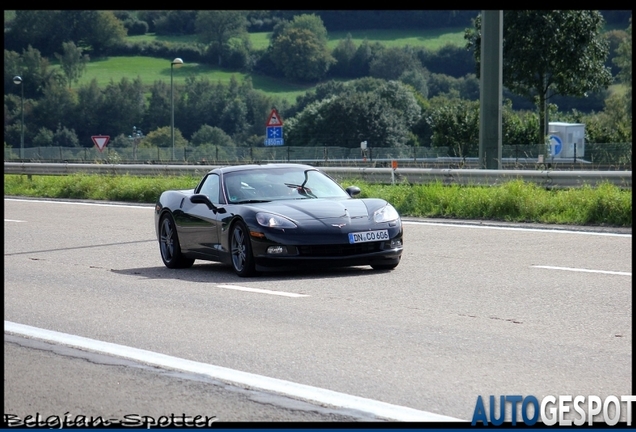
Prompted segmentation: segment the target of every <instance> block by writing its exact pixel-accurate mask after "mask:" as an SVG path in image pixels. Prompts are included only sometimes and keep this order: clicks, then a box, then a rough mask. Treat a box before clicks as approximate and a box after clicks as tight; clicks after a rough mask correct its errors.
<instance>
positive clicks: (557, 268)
mask: <svg viewBox="0 0 636 432" xmlns="http://www.w3.org/2000/svg"><path fill="white" fill-rule="evenodd" d="M532 267H535V268H543V269H548V270H567V271H573V272H585V273H603V274H611V275H620V276H631V275H632V273H631V272H619V271H609V270H590V269H582V268H572V267H554V266H540V265H535V266H532Z"/></svg>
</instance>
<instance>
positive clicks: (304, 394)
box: [4, 321, 465, 422]
mask: <svg viewBox="0 0 636 432" xmlns="http://www.w3.org/2000/svg"><path fill="white" fill-rule="evenodd" d="M4 331H5V332H8V333H13V334H18V335H22V336H26V337H31V338H35V339H39V340H44V341H46V342H53V343H59V344H62V345H66V346H71V347H75V348H80V349H85V350H89V351H93V352H98V353H102V354H107V355H113V356H117V357H123V358H127V359H132V360H136V361H139V362H143V363H145V364H149V365H153V366H157V367H160V368H164V369H172V370H179V371H185V372H190V373H196V374H202V375H206V376H209V377H211V378H213V379H218V380H221V381H225V382H230V383H235V384H239V385H243V386H247V387H250V388H254V389H261V390H265V391H271V392H275V393H278V394H283V395H286V396H290V397H293V398H300V399H303V400H307V401H312V402H315V403H319V404H325V405H328V406H334V407H341V408H346V409H354V410H358V411H361V412H365V413H370V414H372V415H375V416H377V417H380V418H384V419H389V420H398V421H436V422H448V421H465V420H460V419H457V418H454V417H448V416H444V415H440V414H435V413H431V412H427V411H420V410H416V409H413V408H408V407H404V406H400V405H393V404H389V403H386V402H380V401H376V400H373V399H367V398H362V397H358V396H353V395H348V394H345V393H339V392H335V391H331V390H327V389H323V388H319V387H312V386H308V385H304V384H298V383H295V382H291V381H284V380H280V379H276V378H270V377H266V376H262V375H256V374H252V373H249V372H242V371H238V370H234V369H229V368H225V367H221V366H214V365H211V364H206V363H200V362H195V361H192V360H186V359H182V358H178V357H172V356H169V355H165V354H160V353H156V352H152V351H146V350H142V349H138V348H133V347H128V346H124V345H117V344H114V343H110V342H103V341H99V340H95V339H89V338H85V337H81V336H75V335H71V334H67V333H60V332H56V331H52V330H45V329H41V328H37V327H31V326H28V325H24V324H18V323H14V322H10V321H5V322H4Z"/></svg>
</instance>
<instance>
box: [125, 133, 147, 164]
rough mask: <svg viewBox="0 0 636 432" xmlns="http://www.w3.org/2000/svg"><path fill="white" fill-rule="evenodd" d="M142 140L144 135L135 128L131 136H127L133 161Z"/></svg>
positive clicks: (135, 158)
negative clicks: (130, 144)
mask: <svg viewBox="0 0 636 432" xmlns="http://www.w3.org/2000/svg"><path fill="white" fill-rule="evenodd" d="M143 138H144V133H143V132H142V131H141V129H137V126H133V128H132V135H129V136H128V139H129V140H130V142H131V143H132V145H133V159H134V160H137V147H138V146H139V141H141V140H142V139H143Z"/></svg>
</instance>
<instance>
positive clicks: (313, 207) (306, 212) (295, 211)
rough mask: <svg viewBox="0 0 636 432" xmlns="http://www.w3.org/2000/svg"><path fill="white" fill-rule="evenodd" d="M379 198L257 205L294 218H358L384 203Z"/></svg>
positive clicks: (291, 201)
mask: <svg viewBox="0 0 636 432" xmlns="http://www.w3.org/2000/svg"><path fill="white" fill-rule="evenodd" d="M385 204H386V203H385V202H384V201H383V200H379V199H372V200H367V199H335V200H329V199H302V200H289V201H272V202H269V203H266V204H262V205H259V206H258V207H259V210H261V211H270V212H274V213H278V214H281V215H284V216H287V217H288V218H290V219H294V220H298V221H301V220H308V219H319V220H323V219H337V218H346V219H360V218H368V217H370V216H371V215H372V214H373V212H374V211H376V210H377V209H379V208H380V207H382V206H383V205H385Z"/></svg>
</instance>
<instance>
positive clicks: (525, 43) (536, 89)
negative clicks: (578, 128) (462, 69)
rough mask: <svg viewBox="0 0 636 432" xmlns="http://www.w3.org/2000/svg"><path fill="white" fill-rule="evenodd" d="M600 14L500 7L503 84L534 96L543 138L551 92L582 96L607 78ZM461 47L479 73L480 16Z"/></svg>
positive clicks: (609, 77)
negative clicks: (475, 64)
mask: <svg viewBox="0 0 636 432" xmlns="http://www.w3.org/2000/svg"><path fill="white" fill-rule="evenodd" d="M603 24H604V20H603V16H602V15H601V13H600V12H599V11H591V10H556V11H542V10H506V11H504V12H503V84H504V86H506V87H507V88H508V89H510V90H511V91H512V92H514V93H516V94H519V95H522V96H525V97H527V98H530V99H531V100H534V101H535V103H536V104H537V105H538V108H539V117H540V118H539V120H540V126H539V130H540V135H541V136H545V135H546V132H547V125H546V124H545V117H546V116H545V106H546V103H547V101H548V99H549V98H550V97H552V96H554V95H556V94H561V95H565V96H578V97H581V96H585V95H586V94H587V92H590V91H595V90H600V89H603V88H607V86H608V85H609V84H611V82H612V75H611V72H610V71H609V69H608V68H607V67H605V65H604V63H605V59H606V58H607V56H608V51H609V49H608V43H607V40H606V39H605V38H604V37H603V36H602V31H603ZM464 37H465V39H466V40H467V43H466V47H467V48H468V49H471V50H473V51H474V55H475V61H476V63H477V74H478V76H479V71H480V67H479V65H480V56H481V16H478V17H477V18H476V19H475V21H474V28H472V29H471V28H469V29H466V32H465V34H464Z"/></svg>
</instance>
